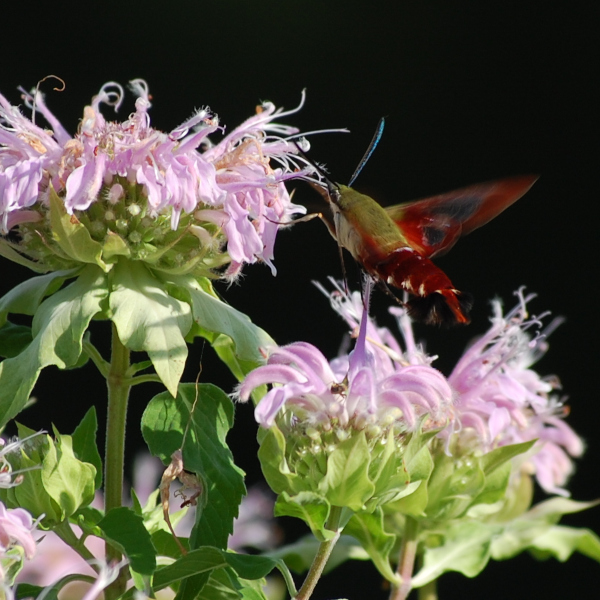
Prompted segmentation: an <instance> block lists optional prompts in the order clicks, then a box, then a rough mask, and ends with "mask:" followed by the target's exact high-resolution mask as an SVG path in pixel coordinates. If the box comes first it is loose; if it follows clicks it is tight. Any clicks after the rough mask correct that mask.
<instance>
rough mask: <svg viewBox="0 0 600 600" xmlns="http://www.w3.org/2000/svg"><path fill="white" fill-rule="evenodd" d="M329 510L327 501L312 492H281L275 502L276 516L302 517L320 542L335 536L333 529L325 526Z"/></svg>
mask: <svg viewBox="0 0 600 600" xmlns="http://www.w3.org/2000/svg"><path fill="white" fill-rule="evenodd" d="M330 511H331V505H330V504H329V502H327V500H326V499H325V498H323V496H320V495H318V494H315V493H314V492H300V493H299V494H296V495H295V496H290V495H289V494H288V493H287V492H282V493H281V494H280V495H279V497H278V498H277V502H276V503H275V516H276V517H284V516H286V517H295V518H297V519H302V520H303V521H304V522H305V523H306V524H307V525H308V526H309V527H310V530H311V531H312V533H313V535H314V536H315V537H316V538H317V539H318V540H319V541H320V542H324V541H327V540H330V539H332V538H333V537H334V536H335V532H334V531H330V530H329V529H327V528H326V527H325V524H326V523H327V519H328V518H329V513H330Z"/></svg>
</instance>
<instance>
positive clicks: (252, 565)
mask: <svg viewBox="0 0 600 600" xmlns="http://www.w3.org/2000/svg"><path fill="white" fill-rule="evenodd" d="M223 557H224V558H225V560H226V561H227V564H228V565H229V566H230V567H231V568H232V569H233V570H234V571H235V572H236V573H237V574H238V575H239V576H240V577H241V578H242V579H262V578H263V577H266V576H267V575H268V574H269V573H270V572H271V571H272V570H273V569H274V568H276V567H277V561H276V560H274V559H273V558H270V557H269V556H254V555H250V554H236V553H235V552H224V553H223Z"/></svg>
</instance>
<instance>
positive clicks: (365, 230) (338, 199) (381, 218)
mask: <svg viewBox="0 0 600 600" xmlns="http://www.w3.org/2000/svg"><path fill="white" fill-rule="evenodd" d="M337 189H338V190H339V193H337V194H334V195H332V197H331V203H332V206H333V212H334V219H335V226H336V237H337V239H338V241H339V243H340V244H341V245H342V246H343V247H344V248H346V249H347V250H348V251H350V253H351V254H352V255H353V256H354V258H359V257H360V254H361V248H362V247H363V245H364V243H365V242H368V243H370V244H372V245H375V246H377V247H378V248H380V249H381V250H384V251H385V250H386V249H389V248H397V247H399V246H408V243H407V241H406V238H405V237H404V236H403V235H402V232H401V231H400V229H399V228H398V226H397V225H396V223H394V221H393V220H392V219H391V218H390V216H389V214H388V213H387V211H386V210H385V209H384V208H383V207H382V206H381V205H380V204H378V203H377V202H376V201H375V200H373V198H371V197H370V196H366V195H365V194H361V193H360V192H357V191H356V190H354V189H352V188H350V187H348V186H345V185H338V186H337Z"/></svg>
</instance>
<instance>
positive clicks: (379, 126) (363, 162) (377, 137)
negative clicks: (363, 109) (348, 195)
mask: <svg viewBox="0 0 600 600" xmlns="http://www.w3.org/2000/svg"><path fill="white" fill-rule="evenodd" d="M384 127H385V117H381V119H379V123H378V124H377V129H376V130H375V133H374V135H373V139H372V140H371V143H370V144H369V147H368V148H367V151H366V152H365V154H364V156H363V157H362V159H361V161H360V162H359V163H358V167H356V170H355V171H354V173H353V174H352V177H350V181H349V182H348V187H351V186H352V184H353V183H354V180H355V179H356V178H357V177H358V175H359V174H360V172H361V171H362V170H363V167H364V166H365V165H366V164H367V161H368V160H369V159H370V158H371V154H373V152H374V151H375V148H376V147H377V144H378V143H379V140H380V139H381V136H382V135H383V128H384Z"/></svg>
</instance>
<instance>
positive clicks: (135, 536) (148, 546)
mask: <svg viewBox="0 0 600 600" xmlns="http://www.w3.org/2000/svg"><path fill="white" fill-rule="evenodd" d="M98 527H99V528H100V529H101V530H102V532H103V534H104V537H105V538H106V539H107V540H109V541H110V542H111V543H113V544H114V545H116V546H117V547H118V548H119V550H120V551H122V552H123V553H124V554H125V555H126V556H127V558H128V559H129V566H130V567H131V569H132V570H134V571H136V572H137V573H140V574H142V575H152V574H153V573H154V571H155V569H156V550H155V549H154V546H153V545H152V541H151V539H150V534H149V533H148V531H147V530H146V528H145V527H144V520H143V519H142V517H140V516H139V515H136V514H135V512H134V511H133V510H131V509H130V508H127V507H125V506H121V507H119V508H113V509H112V510H111V511H109V512H108V513H107V515H106V516H105V517H104V518H103V519H102V520H101V521H100V523H98Z"/></svg>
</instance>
